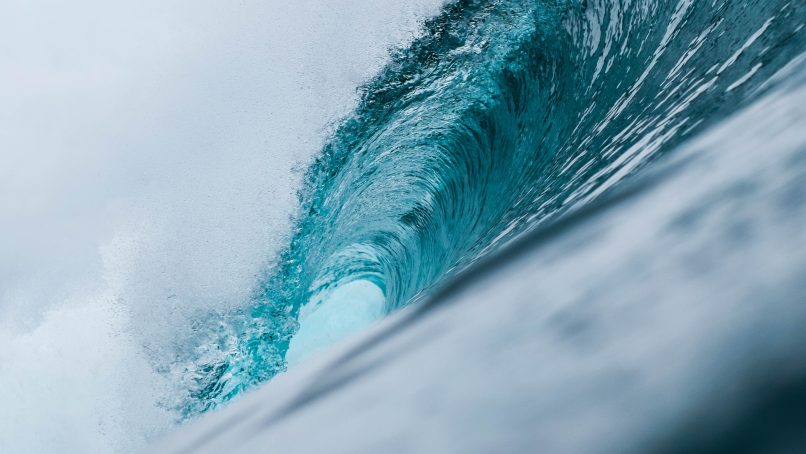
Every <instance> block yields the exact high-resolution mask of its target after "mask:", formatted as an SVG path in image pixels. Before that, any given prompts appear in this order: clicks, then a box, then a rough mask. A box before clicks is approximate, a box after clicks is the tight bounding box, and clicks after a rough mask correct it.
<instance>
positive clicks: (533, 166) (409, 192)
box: [181, 0, 806, 417]
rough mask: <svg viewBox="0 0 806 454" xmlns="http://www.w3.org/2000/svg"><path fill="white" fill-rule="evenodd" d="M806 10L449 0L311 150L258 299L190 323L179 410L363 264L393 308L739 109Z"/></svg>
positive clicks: (278, 365) (267, 349)
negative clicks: (195, 340)
mask: <svg viewBox="0 0 806 454" xmlns="http://www.w3.org/2000/svg"><path fill="white" fill-rule="evenodd" d="M804 18H806V4H804V3H803V2H796V1H788V0H765V1H759V0H756V1H745V2H735V1H730V0H708V1H696V0H669V1H663V0H587V1H586V0H581V1H572V0H565V1H563V0H534V1H514V0H486V1H483V0H457V1H452V2H449V3H448V4H446V5H445V6H444V8H443V10H442V12H441V13H440V14H438V15H437V16H436V17H433V18H431V19H429V20H427V21H426V22H425V23H424V24H423V28H422V33H421V35H420V36H419V37H418V38H417V39H416V40H415V41H414V42H413V43H411V44H410V45H409V46H408V47H406V48H404V49H397V50H394V51H393V52H392V53H391V56H390V61H389V63H388V64H387V66H386V67H385V68H384V69H383V70H382V71H381V72H380V73H379V74H378V75H377V76H376V77H375V78H374V79H373V80H371V81H369V82H368V83H367V84H366V85H365V86H364V87H362V88H361V94H362V95H361V99H360V102H359V104H358V106H357V107H356V108H355V110H354V112H353V113H352V114H351V115H350V116H348V117H347V118H345V119H343V121H342V122H341V123H339V125H338V127H337V128H336V130H335V132H334V134H333V135H332V137H331V138H330V139H329V141H328V142H327V144H326V146H325V147H324V149H323V150H322V152H321V154H320V155H319V156H318V157H317V158H316V159H315V160H314V162H312V163H311V164H310V166H309V168H308V169H307V172H306V174H305V179H304V184H303V187H302V188H301V190H300V193H299V203H300V208H299V214H298V217H297V219H296V222H295V225H296V229H295V231H294V234H293V238H291V241H290V244H289V245H288V246H287V248H286V249H285V250H284V252H283V253H282V254H281V256H280V257H279V258H278V259H277V265H276V266H275V267H274V268H273V269H272V270H271V271H270V272H269V273H268V275H267V276H266V278H265V280H264V281H263V285H262V287H261V290H260V291H259V292H258V293H257V294H256V295H255V296H254V298H253V301H252V302H251V303H250V304H249V305H248V306H247V308H246V309H243V310H240V311H237V312H235V313H232V314H229V315H227V316H225V317H223V318H220V317H217V318H216V317H212V316H211V317H210V318H208V319H205V320H203V321H199V323H201V324H206V325H205V326H206V329H207V330H208V331H209V332H210V335H209V336H207V337H203V339H202V340H200V341H199V345H200V346H199V347H198V348H196V349H195V350H194V351H193V353H192V354H190V356H191V357H192V358H191V359H190V361H189V363H190V364H193V366H191V367H187V366H184V367H185V368H184V369H183V370H182V371H181V374H182V375H183V376H184V379H185V384H186V386H187V388H188V389H190V393H189V395H188V396H187V398H186V399H185V400H184V401H183V403H182V405H181V407H182V414H183V416H184V417H190V416H192V415H194V414H198V413H200V412H203V411H205V410H207V409H209V408H212V407H215V406H217V405H219V404H221V403H222V402H225V401H227V400H229V399H231V398H232V397H234V396H236V395H237V394H239V393H240V392H242V391H243V390H245V389H247V388H249V387H251V386H253V385H255V384H258V383H260V382H263V381H265V380H268V379H270V378H271V377H273V376H274V375H276V374H277V373H279V372H281V371H283V370H284V368H285V353H286V352H287V350H288V347H289V342H290V340H291V338H292V336H293V335H294V333H295V331H296V330H297V329H298V326H299V324H298V321H297V320H298V316H299V313H300V309H301V308H302V307H303V306H305V305H306V304H308V303H309V302H310V301H315V300H317V298H318V297H319V295H321V294H323V293H325V292H328V291H331V290H332V289H334V288H337V287H338V286H340V285H342V284H345V283H348V282H351V281H355V280H367V281H370V282H372V283H374V284H376V285H377V286H378V287H379V288H380V289H381V290H382V291H383V293H384V296H385V305H386V308H385V309H386V311H394V310H395V309H397V308H400V307H402V306H404V305H406V304H409V303H411V302H413V301H416V300H417V299H418V298H422V297H423V296H425V295H428V293H429V291H430V289H433V288H434V287H435V286H437V285H439V283H440V282H441V281H443V280H444V279H445V278H446V277H449V276H451V275H453V274H455V273H458V272H461V270H462V269H464V268H466V267H467V266H469V265H471V264H472V263H473V262H474V261H476V260H477V259H479V258H480V257H482V256H484V255H485V254H488V253H490V252H492V251H495V250H496V249H497V248H498V247H500V246H501V245H503V244H505V243H506V242H508V241H509V240H511V239H512V238H514V237H515V236H517V235H519V234H522V233H523V232H525V231H528V230H530V229H534V228H535V227H536V226H539V225H541V224H544V223H547V222H551V221H552V220H555V219H557V218H558V217H561V216H563V215H564V214H565V213H568V212H569V211H572V210H575V209H577V208H579V207H581V206H583V205H584V204H586V203H589V202H591V201H592V200H595V199H596V198H597V197H598V196H600V195H601V194H603V193H605V192H606V191H608V190H611V189H612V188H613V187H614V186H616V185H617V184H618V183H619V182H620V181H623V180H624V179H625V178H627V177H629V176H630V175H632V174H634V173H635V172H638V171H640V169H642V168H644V167H645V166H647V165H649V164H650V163H652V162H653V161H654V160H656V159H658V158H660V157H662V156H663V155H664V154H666V153H668V152H669V151H671V150H674V149H675V148H676V147H677V146H678V145H680V144H681V143H682V142H684V141H686V140H687V139H688V138H690V137H692V136H693V135H695V134H697V133H698V132H700V131H702V130H704V129H707V128H709V127H710V126H712V125H714V124H715V123H718V122H720V121H721V120H723V119H725V118H726V117H728V116H729V115H731V114H733V113H735V112H737V111H739V110H741V109H742V107H743V106H745V105H747V104H748V103H750V102H751V101H752V100H754V99H756V98H757V97H759V96H760V95H761V94H763V93H764V92H765V91H766V90H768V89H770V88H771V87H772V86H774V85H775V84H776V83H779V82H780V81H778V80H777V79H776V78H775V77H773V75H774V74H776V72H777V71H778V70H780V69H781V68H782V67H783V66H785V65H786V64H787V63H789V62H791V61H793V60H795V59H797V58H803V52H804V51H806V38H805V37H804V36H805V35H804V29H803V23H804V21H803V19H804ZM494 305H495V301H490V306H491V309H492V310H494V307H493V306H494Z"/></svg>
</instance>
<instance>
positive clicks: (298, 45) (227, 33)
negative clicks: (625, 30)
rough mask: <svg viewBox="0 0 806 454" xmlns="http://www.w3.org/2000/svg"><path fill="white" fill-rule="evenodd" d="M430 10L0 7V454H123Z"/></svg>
mask: <svg viewBox="0 0 806 454" xmlns="http://www.w3.org/2000/svg"><path fill="white" fill-rule="evenodd" d="M440 3H441V1H438V0H418V1H415V2H405V4H401V2H394V1H389V0H384V1H380V2H378V1H370V0H359V1H356V0H337V1H333V0H328V1H324V0H317V1H303V2H278V1H269V2H257V1H247V2H240V3H237V4H233V3H227V2H216V1H209V0H207V1H203V2H190V1H185V0H183V1H173V2H158V1H153V0H149V1H146V2H136V3H132V4H126V5H124V4H120V3H109V2H101V1H97V0H83V1H81V2H70V3H63V2H57V1H55V0H39V1H37V2H22V1H12V2H11V4H10V5H7V6H6V7H4V8H3V10H4V12H3V14H2V16H0V52H2V55H3V59H2V60H0V99H3V102H2V104H0V226H2V227H0V228H1V229H2V230H0V233H2V235H0V342H2V346H3V347H2V349H0V407H2V408H3V411H2V413H0V448H1V449H0V450H2V451H3V452H115V451H117V452H127V451H131V450H134V449H137V448H139V447H141V446H143V445H144V443H145V442H146V440H147V439H148V438H149V437H151V436H153V435H154V434H157V433H160V432H162V431H164V430H166V429H167V428H169V427H170V425H171V421H172V418H173V416H172V415H170V414H168V412H167V411H166V410H164V409H163V408H162V407H161V406H160V402H161V401H165V400H169V399H170V396H169V395H168V394H169V393H170V389H171V387H170V383H167V382H166V380H165V377H163V376H161V375H159V374H156V373H154V371H153V370H152V369H153V366H154V364H153V359H154V358H159V357H163V356H164V355H165V354H166V353H167V352H170V350H171V349H172V348H175V346H176V345H177V344H181V342H182V341H183V339H186V338H187V336H190V335H192V331H191V327H190V326H187V323H183V322H184V321H185V320H186V318H187V316H188V314H190V313H192V312H194V311H198V310H210V309H213V310H217V309H223V308H227V307H230V306H232V305H237V304H240V303H242V302H244V300H245V299H247V298H248V295H249V292H250V291H251V289H252V288H253V286H254V285H255V283H256V279H257V277H258V276H259V275H260V274H261V272H262V271H263V270H264V269H265V267H266V266H267V265H268V263H269V260H270V259H271V257H272V255H273V254H274V253H275V252H276V251H277V250H278V248H279V247H281V246H282V244H283V241H284V238H285V237H286V235H287V230H288V228H289V226H288V221H287V220H288V217H289V216H290V215H291V214H292V213H293V210H294V207H295V200H294V189H295V188H296V186H297V180H298V178H299V172H298V171H294V169H295V167H298V166H300V165H304V163H305V162H307V160H308V159H309V157H310V156H311V155H312V153H315V152H316V151H317V150H318V149H319V147H320V145H321V143H322V141H323V138H324V137H325V136H326V134H327V132H328V128H329V127H330V126H329V125H330V124H331V122H333V121H334V120H335V119H337V118H338V117H339V116H340V115H341V114H343V113H345V112H346V111H347V110H348V109H349V108H350V107H351V106H352V105H353V103H354V101H355V96H356V91H355V89H356V86H357V85H359V84H360V83H361V82H362V81H363V80H365V79H366V78H367V77H369V76H370V75H372V74H373V72H374V71H376V70H377V68H379V67H380V65H381V64H382V62H383V59H384V56H385V55H386V49H387V48H388V47H389V46H390V45H392V44H394V43H399V42H401V41H404V40H406V39H409V38H410V37H411V36H412V34H413V33H414V32H415V30H416V29H417V21H418V20H419V19H420V18H421V17H423V16H424V15H427V14H431V13H432V12H433V11H435V9H436V8H438V6H439V4H440Z"/></svg>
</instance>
